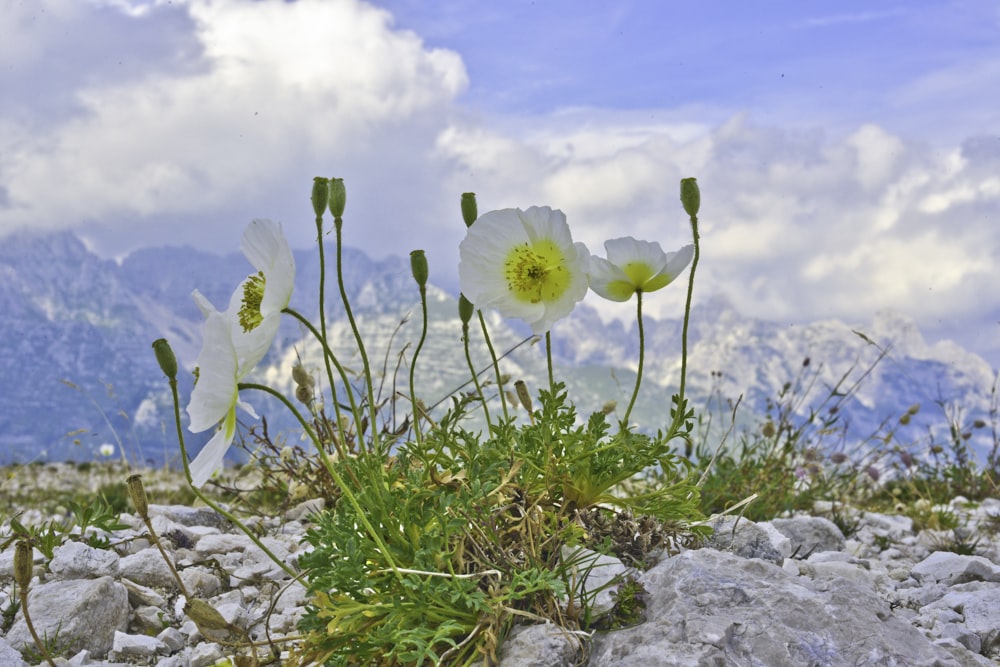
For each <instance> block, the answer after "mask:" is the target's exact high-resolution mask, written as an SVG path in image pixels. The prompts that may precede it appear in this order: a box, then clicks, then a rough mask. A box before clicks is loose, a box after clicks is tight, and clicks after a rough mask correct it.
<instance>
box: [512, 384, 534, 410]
mask: <svg viewBox="0 0 1000 667" xmlns="http://www.w3.org/2000/svg"><path fill="white" fill-rule="evenodd" d="M514 391H515V392H517V400H518V401H520V402H521V405H523V406H524V409H525V410H527V411H528V412H532V405H531V394H529V393H528V385H526V384H525V383H524V380H518V381H517V382H515V383H514Z"/></svg>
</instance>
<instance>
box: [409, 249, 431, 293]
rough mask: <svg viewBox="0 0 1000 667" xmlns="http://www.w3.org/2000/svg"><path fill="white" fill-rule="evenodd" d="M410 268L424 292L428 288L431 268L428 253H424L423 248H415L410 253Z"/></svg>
mask: <svg viewBox="0 0 1000 667" xmlns="http://www.w3.org/2000/svg"><path fill="white" fill-rule="evenodd" d="M410 270H411V271H412V272H413V279H414V280H416V281H417V285H418V286H419V287H420V290H421V292H422V291H423V290H425V289H426V288H427V278H428V276H429V275H430V270H429V269H428V268H427V255H425V254H424V251H423V250H414V251H413V252H411V253H410Z"/></svg>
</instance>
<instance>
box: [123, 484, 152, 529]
mask: <svg viewBox="0 0 1000 667" xmlns="http://www.w3.org/2000/svg"><path fill="white" fill-rule="evenodd" d="M125 487H126V488H127V489H128V495H129V498H131V499H132V504H133V505H135V511H136V512H138V513H139V516H140V517H141V518H142V519H143V520H145V519H147V518H149V500H148V499H147V498H146V489H144V488H143V486H142V475H140V474H139V473H135V474H133V475H129V476H128V479H126V480H125Z"/></svg>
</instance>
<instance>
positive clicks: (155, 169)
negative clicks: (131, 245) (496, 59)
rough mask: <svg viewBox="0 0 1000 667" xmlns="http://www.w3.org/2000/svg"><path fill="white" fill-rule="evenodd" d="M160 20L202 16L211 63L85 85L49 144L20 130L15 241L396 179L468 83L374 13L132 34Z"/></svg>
mask: <svg viewBox="0 0 1000 667" xmlns="http://www.w3.org/2000/svg"><path fill="white" fill-rule="evenodd" d="M118 4H122V3H118ZM129 6H130V7H133V8H134V7H135V6H136V5H134V3H132V4H129ZM146 9H149V8H148V7H147V8H146ZM154 10H155V11H154ZM157 11H164V12H165V11H183V12H184V13H185V14H186V16H187V18H188V19H189V20H190V21H191V22H192V24H193V35H194V37H195V38H196V40H197V43H198V45H199V49H200V54H199V57H198V59H197V62H196V63H194V64H193V66H190V67H188V68H185V69H184V70H183V71H179V72H178V71H172V72H166V73H162V72H158V71H153V72H150V73H149V74H148V75H147V76H145V77H143V78H142V80H139V81H128V82H126V83H123V84H101V85H92V86H84V87H82V88H80V89H79V91H78V92H77V95H76V102H77V104H78V105H79V109H78V112H77V113H75V114H73V115H72V117H70V118H68V119H66V120H64V121H63V122H59V123H57V124H55V125H54V126H53V127H51V128H47V131H46V132H44V133H39V132H28V131H26V130H25V131H20V132H18V123H17V122H16V121H14V120H12V119H10V118H8V119H6V123H5V125H7V126H8V127H7V129H10V130H11V132H10V133H5V136H7V137H10V138H9V139H8V140H7V141H6V142H4V143H6V145H2V146H0V156H2V157H0V183H2V185H3V188H4V192H5V200H6V201H5V205H4V207H3V208H2V210H0V230H2V231H4V232H9V231H11V230H13V229H17V228H20V227H31V228H36V229H37V228H38V227H39V226H42V227H50V228H59V227H68V226H76V225H78V224H79V223H80V221H81V220H94V221H101V222H102V223H104V224H116V225H117V227H118V228H119V229H121V228H125V227H126V226H135V224H136V221H139V222H140V224H141V222H142V221H143V220H144V219H145V220H152V219H158V220H159V221H162V219H163V218H164V217H169V216H171V215H174V216H182V215H193V214H210V213H211V212H213V211H219V210H223V209H224V208H225V207H226V206H227V205H228V204H231V203H232V202H234V201H243V202H247V204H248V206H247V208H250V207H251V206H253V205H256V206H257V207H259V208H265V209H268V208H274V206H273V203H272V202H271V201H269V199H268V197H269V196H273V195H274V192H275V190H276V189H278V190H280V189H281V188H282V187H283V186H287V187H288V188H291V187H294V186H293V185H292V183H291V181H292V180H293V179H292V178H291V176H293V175H294V177H295V178H294V180H295V186H297V187H298V191H297V194H298V193H301V192H305V193H308V190H309V187H310V182H311V177H312V176H313V175H316V174H317V173H319V174H324V173H326V172H327V171H328V170H331V169H337V168H344V167H347V166H349V165H352V164H353V165H357V166H360V167H362V168H367V169H368V170H375V169H379V168H383V169H384V168H385V161H384V156H385V155H386V154H388V153H391V152H392V150H391V149H393V148H396V149H405V148H406V144H407V142H410V143H411V144H419V143H420V142H421V141H432V140H433V135H434V133H435V132H436V131H437V128H436V127H435V124H437V123H440V122H441V120H440V112H441V110H442V109H444V108H446V107H447V105H449V104H450V103H451V101H452V100H453V99H454V98H455V97H456V96H457V95H458V94H459V93H460V92H461V91H462V90H463V88H464V87H465V85H466V82H467V77H466V73H465V69H464V66H463V64H462V61H461V59H460V58H459V57H458V56H457V55H456V54H455V53H452V52H449V51H446V50H441V49H431V48H427V47H425V45H424V44H423V43H422V41H421V40H420V38H419V37H418V36H417V35H415V34H413V33H412V32H407V31H401V30H396V29H394V27H393V25H392V17H391V15H390V14H389V13H388V12H386V11H384V10H380V9H377V8H375V7H372V6H370V5H368V4H365V3H363V2H360V1H354V0H348V1H345V2H337V3H328V2H322V1H321V0H300V1H299V2H295V3H286V2H280V1H278V0H268V1H264V2H255V3H245V2H239V1H236V0H223V1H219V2H209V1H208V0H189V2H186V3H181V9H180V10H178V9H174V8H170V9H168V8H165V7H157V8H153V10H150V11H132V12H130V14H129V20H132V21H137V22H142V21H144V20H149V19H151V18H152V17H155V15H156V13H157ZM401 126H406V132H405V134H408V138H406V139H401V138H400V135H401V132H400V127H401ZM421 135H423V136H424V137H426V138H425V139H421ZM392 142H395V143H394V145H393V143H392ZM387 144H389V145H387ZM329 175H335V174H329ZM286 179H287V183H286ZM282 194H286V193H282ZM296 199H301V194H300V195H299V197H296ZM297 209H298V207H296V210H297ZM251 215H254V213H251V212H250V211H247V217H249V216H251ZM112 221H117V223H115V222H112ZM201 222H203V221H201ZM244 222H245V220H234V221H233V224H234V225H237V226H238V225H242V224H244Z"/></svg>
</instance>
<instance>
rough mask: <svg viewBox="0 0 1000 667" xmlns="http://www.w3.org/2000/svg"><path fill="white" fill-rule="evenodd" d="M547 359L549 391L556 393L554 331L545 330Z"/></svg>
mask: <svg viewBox="0 0 1000 667" xmlns="http://www.w3.org/2000/svg"><path fill="white" fill-rule="evenodd" d="M545 361H546V362H547V365H548V367H549V392H550V393H551V394H552V395H553V396H555V395H556V380H555V375H554V374H553V372H552V332H551V331H546V332H545Z"/></svg>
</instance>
